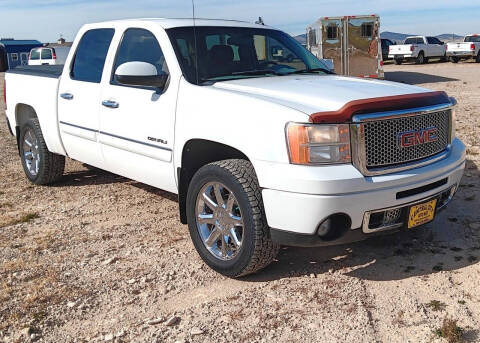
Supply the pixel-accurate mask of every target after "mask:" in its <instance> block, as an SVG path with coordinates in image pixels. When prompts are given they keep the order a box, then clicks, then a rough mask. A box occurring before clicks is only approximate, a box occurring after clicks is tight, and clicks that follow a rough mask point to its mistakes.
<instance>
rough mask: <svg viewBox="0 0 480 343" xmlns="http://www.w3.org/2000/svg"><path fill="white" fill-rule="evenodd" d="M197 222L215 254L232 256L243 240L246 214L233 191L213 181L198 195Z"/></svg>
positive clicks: (209, 247) (203, 238)
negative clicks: (243, 215)
mask: <svg viewBox="0 0 480 343" xmlns="http://www.w3.org/2000/svg"><path fill="white" fill-rule="evenodd" d="M195 216H196V224H197V229H198V233H199V234H200V238H201V239H202V241H203V244H204V245H205V247H206V248H207V250H208V251H209V252H210V253H211V254H212V255H213V256H215V257H216V258H218V259H220V260H223V261H226V260H231V259H233V258H234V257H235V256H237V254H238V253H239V251H240V249H241V247H242V241H243V225H244V224H243V217H242V212H241V209H240V206H239V204H238V201H237V199H236V197H235V195H234V194H233V192H232V191H231V190H230V189H228V188H227V187H226V186H225V185H223V184H222V183H220V182H210V183H207V184H206V185H205V186H203V187H202V189H201V190H200V192H199V193H198V195H197V203H196V211H195Z"/></svg>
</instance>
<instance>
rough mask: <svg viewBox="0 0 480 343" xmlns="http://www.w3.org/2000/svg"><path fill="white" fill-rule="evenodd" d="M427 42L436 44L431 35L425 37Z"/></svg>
mask: <svg viewBox="0 0 480 343" xmlns="http://www.w3.org/2000/svg"><path fill="white" fill-rule="evenodd" d="M427 42H428V44H437V42H435V39H433V38H432V37H427Z"/></svg>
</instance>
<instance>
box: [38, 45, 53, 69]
mask: <svg viewBox="0 0 480 343" xmlns="http://www.w3.org/2000/svg"><path fill="white" fill-rule="evenodd" d="M41 61H42V63H41V64H42V65H51V64H54V61H53V53H52V49H50V48H43V49H42V52H41Z"/></svg>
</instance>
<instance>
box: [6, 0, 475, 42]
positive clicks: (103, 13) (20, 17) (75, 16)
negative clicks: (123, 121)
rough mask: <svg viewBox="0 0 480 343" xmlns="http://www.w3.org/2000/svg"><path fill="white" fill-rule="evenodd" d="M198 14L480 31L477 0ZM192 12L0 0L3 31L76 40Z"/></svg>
mask: <svg viewBox="0 0 480 343" xmlns="http://www.w3.org/2000/svg"><path fill="white" fill-rule="evenodd" d="M195 8H196V16H197V17H199V18H223V19H237V20H246V21H250V22H253V21H255V20H257V19H258V17H259V16H261V17H262V18H263V20H264V22H265V23H266V24H267V25H270V26H274V27H277V28H280V29H282V30H284V31H286V32H288V33H290V34H293V35H297V34H301V33H304V32H305V28H306V27H307V26H308V25H309V24H311V23H313V22H314V21H315V20H316V19H318V18H319V17H323V16H343V15H359V14H373V13H375V14H379V15H380V17H381V18H380V21H381V31H393V32H400V33H407V34H425V35H438V34H443V33H456V34H460V35H464V34H467V33H475V32H479V31H480V22H479V20H478V18H479V17H480V1H478V0H453V1H452V0H402V1H398V0H195ZM145 17H164V18H174V17H176V18H186V17H192V3H191V0H0V37H13V38H16V39H38V40H40V41H42V42H52V41H55V40H57V39H58V38H59V37H60V35H63V37H64V38H65V39H66V40H67V41H69V40H73V38H74V36H75V34H76V32H77V31H78V29H79V28H80V27H81V26H82V25H83V24H86V23H92V22H99V21H105V20H111V19H125V18H145ZM479 33H480V32H479Z"/></svg>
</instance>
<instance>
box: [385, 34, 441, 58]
mask: <svg viewBox="0 0 480 343" xmlns="http://www.w3.org/2000/svg"><path fill="white" fill-rule="evenodd" d="M445 52H446V45H445V44H444V43H443V42H442V41H441V40H439V39H438V38H437V37H425V36H418V37H408V38H407V39H405V42H404V43H403V44H400V45H391V46H390V48H389V53H388V57H389V58H393V61H394V62H395V64H402V63H403V61H405V60H406V61H409V60H413V61H415V63H416V64H424V63H428V60H429V58H437V57H438V58H441V59H442V60H444V61H446V54H445Z"/></svg>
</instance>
